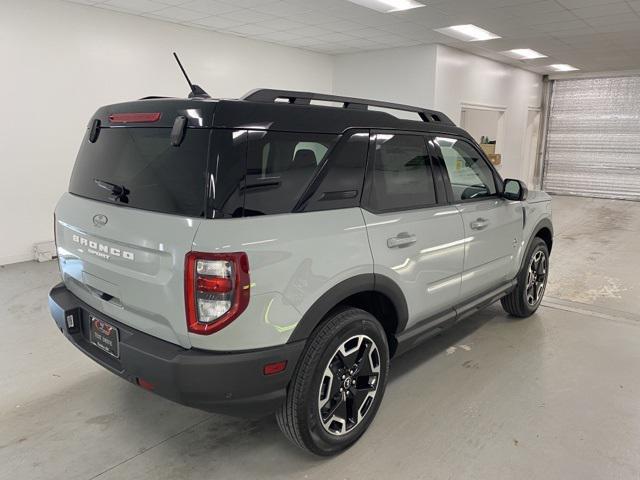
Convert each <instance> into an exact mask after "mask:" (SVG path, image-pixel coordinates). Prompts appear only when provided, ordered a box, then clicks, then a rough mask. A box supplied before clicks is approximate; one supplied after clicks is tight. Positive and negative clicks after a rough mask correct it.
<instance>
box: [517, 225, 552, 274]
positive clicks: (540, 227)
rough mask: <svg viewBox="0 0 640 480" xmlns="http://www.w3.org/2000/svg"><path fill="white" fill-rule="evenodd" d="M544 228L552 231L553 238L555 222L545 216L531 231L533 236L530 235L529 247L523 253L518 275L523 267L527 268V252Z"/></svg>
mask: <svg viewBox="0 0 640 480" xmlns="http://www.w3.org/2000/svg"><path fill="white" fill-rule="evenodd" d="M543 228H546V229H548V230H549V231H550V232H551V238H553V224H552V223H551V220H549V219H548V218H543V219H542V220H540V221H539V222H538V223H537V224H536V226H535V227H534V228H533V230H532V231H531V232H532V233H531V236H530V237H529V241H528V242H527V248H525V250H524V252H523V254H522V260H521V262H520V268H519V269H518V275H520V272H521V271H522V269H523V268H525V263H526V260H527V259H526V254H527V252H528V251H529V248H531V244H532V243H533V240H534V239H535V238H536V237H537V236H538V233H540V230H542V229H543ZM549 253H551V248H549Z"/></svg>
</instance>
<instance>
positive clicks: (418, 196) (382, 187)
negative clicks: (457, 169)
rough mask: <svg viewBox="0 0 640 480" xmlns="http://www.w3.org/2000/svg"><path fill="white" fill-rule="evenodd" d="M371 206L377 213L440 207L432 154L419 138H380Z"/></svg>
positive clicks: (388, 135) (387, 136)
mask: <svg viewBox="0 0 640 480" xmlns="http://www.w3.org/2000/svg"><path fill="white" fill-rule="evenodd" d="M374 157H375V158H374V165H373V171H372V176H373V182H372V190H371V196H370V204H371V207H372V208H373V209H374V210H378V211H384V210H397V209H405V208H417V207H422V206H428V205H433V204H435V203H436V194H435V188H434V183H433V175H432V172H431V163H430V160H429V154H428V153H427V148H426V145H425V141H424V138H423V137H422V136H418V135H391V134H377V135H376V151H375V156H374Z"/></svg>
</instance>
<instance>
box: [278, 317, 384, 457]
mask: <svg viewBox="0 0 640 480" xmlns="http://www.w3.org/2000/svg"><path fill="white" fill-rule="evenodd" d="M388 365H389V347H388V344H387V338H386V335H385V332H384V330H383V329H382V326H381V325H380V323H379V322H378V321H377V320H376V319H375V317H373V316H372V315H371V314H369V313H368V312H365V311H364V310H360V309H357V308H349V309H345V310H342V311H339V312H337V313H335V314H333V315H332V316H331V317H330V318H329V319H328V320H327V321H326V322H325V323H324V324H323V325H321V326H320V327H319V329H318V330H317V331H316V332H314V334H313V335H312V336H311V337H310V339H309V344H308V347H307V349H306V350H305V352H304V354H303V356H302V358H301V359H300V363H299V365H298V368H297V369H296V372H295V374H294V377H293V379H292V381H291V384H290V385H289V388H288V391H287V398H286V400H285V402H284V404H283V406H282V407H281V409H280V410H279V411H278V413H277V415H276V417H277V420H278V425H279V426H280V429H281V430H282V432H283V433H284V434H285V436H286V437H287V438H289V440H291V441H292V442H293V443H294V444H296V445H297V446H299V447H300V448H302V449H305V450H308V451H310V452H312V453H315V454H316V455H333V454H336V453H338V452H340V451H342V450H344V449H346V448H348V447H349V446H350V445H352V444H353V443H354V442H355V441H356V440H358V438H360V436H361V435H362V434H363V433H364V432H365V431H366V429H367V428H368V427H369V425H370V424H371V421H372V420H373V417H374V416H375V414H376V412H377V410H378V407H379V406H380V402H381V401H382V396H383V395H384V389H385V385H386V382H387V371H388Z"/></svg>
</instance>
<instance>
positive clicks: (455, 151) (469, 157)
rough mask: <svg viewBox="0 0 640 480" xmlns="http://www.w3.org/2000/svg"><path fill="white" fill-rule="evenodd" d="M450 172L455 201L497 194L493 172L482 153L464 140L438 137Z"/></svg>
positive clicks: (437, 139) (438, 142)
mask: <svg viewBox="0 0 640 480" xmlns="http://www.w3.org/2000/svg"><path fill="white" fill-rule="evenodd" d="M436 143H437V144H438V146H439V147H440V151H441V152H442V157H443V159H444V163H445V165H446V167H447V172H448V173H449V179H450V181H451V188H452V189H453V199H454V201H460V200H468V199H472V198H482V197H488V196H491V195H495V193H496V184H495V180H494V178H493V172H492V171H491V168H490V167H489V165H488V164H487V162H486V161H485V160H484V158H482V156H481V155H480V153H479V152H478V151H477V150H476V149H475V148H473V147H472V146H471V145H470V144H469V143H467V142H465V141H464V140H458V139H455V138H447V137H437V138H436Z"/></svg>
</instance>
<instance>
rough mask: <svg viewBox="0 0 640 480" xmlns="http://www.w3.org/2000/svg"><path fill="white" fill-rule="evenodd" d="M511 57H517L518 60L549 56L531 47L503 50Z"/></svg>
mask: <svg viewBox="0 0 640 480" xmlns="http://www.w3.org/2000/svg"><path fill="white" fill-rule="evenodd" d="M502 53H504V54H505V55H508V56H509V57H513V58H517V59H518V60H533V59H534V58H547V56H546V55H544V54H542V53H540V52H536V51H535V50H531V49H530V48H514V49H513V50H507V51H506V52H502Z"/></svg>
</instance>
